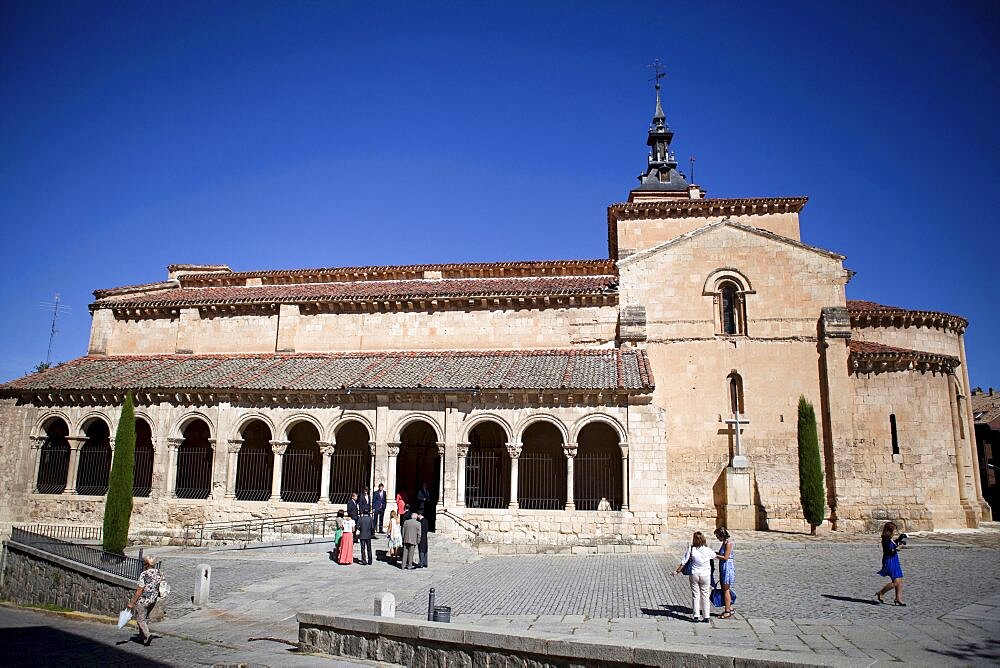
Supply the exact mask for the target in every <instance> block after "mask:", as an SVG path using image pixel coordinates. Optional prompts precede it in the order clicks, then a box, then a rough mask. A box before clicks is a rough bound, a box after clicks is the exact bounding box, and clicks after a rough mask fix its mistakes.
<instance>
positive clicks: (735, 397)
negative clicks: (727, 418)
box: [729, 370, 746, 415]
mask: <svg viewBox="0 0 1000 668" xmlns="http://www.w3.org/2000/svg"><path fill="white" fill-rule="evenodd" d="M729 410H731V411H732V412H733V413H739V414H740V415H743V414H744V413H745V412H746V411H744V409H743V378H742V377H741V376H740V374H738V373H736V371H735V370H734V371H733V372H732V373H730V374H729Z"/></svg>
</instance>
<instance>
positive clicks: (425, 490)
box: [396, 420, 441, 531]
mask: <svg viewBox="0 0 1000 668" xmlns="http://www.w3.org/2000/svg"><path fill="white" fill-rule="evenodd" d="M440 462H441V459H440V456H439V455H438V449H437V433H436V432H435V431H434V427H432V426H431V425H430V424H428V423H427V422H424V421H423V420H418V421H416V422H413V423H412V424H409V425H407V426H406V428H404V429H403V433H402V434H400V437H399V456H398V457H397V459H396V491H397V492H402V493H403V497H404V498H405V499H406V503H408V504H409V506H410V510H412V511H415V512H420V510H421V508H423V512H424V514H425V515H426V516H427V526H428V528H429V529H430V530H431V531H434V522H435V517H434V509H435V507H436V506H437V500H438V494H439V493H440V490H441V481H440V471H441V463H440Z"/></svg>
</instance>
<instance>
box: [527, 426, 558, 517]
mask: <svg viewBox="0 0 1000 668" xmlns="http://www.w3.org/2000/svg"><path fill="white" fill-rule="evenodd" d="M522 441H523V443H524V445H523V446H522V448H521V457H520V459H519V460H518V476H517V503H518V505H519V506H520V507H521V508H525V509H527V510H562V509H563V508H565V507H566V453H565V452H563V445H564V444H563V438H562V434H560V433H559V430H558V429H557V428H556V426H555V425H553V424H550V423H548V422H536V423H535V424H533V425H531V426H530V427H528V428H527V429H526V430H525V431H524V436H523V437H522Z"/></svg>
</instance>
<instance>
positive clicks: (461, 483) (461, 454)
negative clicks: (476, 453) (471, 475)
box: [456, 443, 470, 508]
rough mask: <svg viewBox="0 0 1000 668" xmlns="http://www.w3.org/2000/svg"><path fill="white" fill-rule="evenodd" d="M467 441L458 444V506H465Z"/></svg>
mask: <svg viewBox="0 0 1000 668" xmlns="http://www.w3.org/2000/svg"><path fill="white" fill-rule="evenodd" d="M469 445H470V444H469V443H459V444H458V471H457V473H458V476H457V477H458V484H457V487H458V490H456V491H457V492H458V501H457V505H458V507H459V508H463V507H465V458H466V456H467V455H468V454H469Z"/></svg>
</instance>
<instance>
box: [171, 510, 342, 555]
mask: <svg viewBox="0 0 1000 668" xmlns="http://www.w3.org/2000/svg"><path fill="white" fill-rule="evenodd" d="M336 517H337V513H336V512H326V513H313V514H309V515H289V516H287V517H260V518H255V519H249V520H229V521H224V522H202V523H201V524H188V525H186V526H185V527H184V544H185V545H190V544H191V541H192V540H194V539H195V538H197V539H198V546H199V547H201V546H202V545H204V543H205V537H206V535H207V536H208V538H209V540H211V539H212V535H213V534H216V533H230V534H233V535H234V536H238V537H239V538H242V542H244V543H254V542H257V543H263V542H264V533H265V531H269V532H274V531H277V530H278V528H279V527H295V526H301V527H304V526H308V527H309V531H308V534H309V541H310V542H312V541H313V540H314V539H315V538H316V537H317V535H318V536H320V537H324V536H326V532H327V528H330V529H331V532H332V530H333V526H334V523H333V520H334V519H336ZM289 533H302V534H305V533H307V532H305V531H291V532H289Z"/></svg>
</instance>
